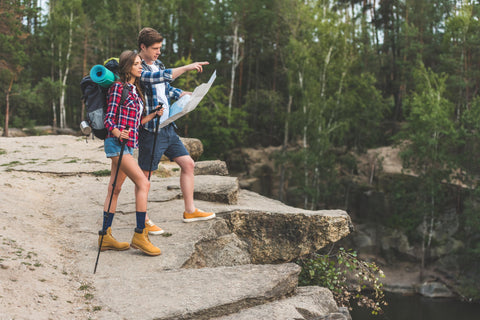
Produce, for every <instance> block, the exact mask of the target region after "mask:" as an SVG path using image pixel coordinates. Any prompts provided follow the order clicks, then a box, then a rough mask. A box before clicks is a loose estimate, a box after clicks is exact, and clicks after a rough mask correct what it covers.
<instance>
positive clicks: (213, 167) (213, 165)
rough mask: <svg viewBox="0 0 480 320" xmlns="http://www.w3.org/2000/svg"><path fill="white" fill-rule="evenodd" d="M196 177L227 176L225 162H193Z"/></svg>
mask: <svg viewBox="0 0 480 320" xmlns="http://www.w3.org/2000/svg"><path fill="white" fill-rule="evenodd" d="M194 174H195V175H196V176H197V175H217V176H228V168H227V164H226V163H225V161H221V160H210V161H197V162H195V172H194Z"/></svg>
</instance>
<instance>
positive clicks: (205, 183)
mask: <svg viewBox="0 0 480 320" xmlns="http://www.w3.org/2000/svg"><path fill="white" fill-rule="evenodd" d="M153 182H155V183H153ZM150 190H151V191H150V194H149V201H152V202H164V201H169V200H172V199H181V198H182V197H183V196H182V191H181V190H180V179H179V178H178V177H170V178H157V177H152V185H151V187H150ZM193 196H194V198H195V199H197V200H204V201H209V202H219V203H225V204H236V203H238V196H239V186H238V180H237V178H235V177H223V176H213V175H202V176H196V177H195V189H194V193H193ZM132 199H133V198H132Z"/></svg>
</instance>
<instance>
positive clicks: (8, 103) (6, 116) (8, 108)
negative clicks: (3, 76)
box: [3, 75, 15, 137]
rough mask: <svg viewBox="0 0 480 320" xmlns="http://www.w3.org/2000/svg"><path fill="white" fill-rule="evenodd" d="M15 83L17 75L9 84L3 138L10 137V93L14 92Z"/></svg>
mask: <svg viewBox="0 0 480 320" xmlns="http://www.w3.org/2000/svg"><path fill="white" fill-rule="evenodd" d="M13 81H15V75H12V79H10V83H9V84H8V89H7V93H6V94H5V128H4V129H3V136H4V137H8V121H9V118H10V93H11V92H12V86H13Z"/></svg>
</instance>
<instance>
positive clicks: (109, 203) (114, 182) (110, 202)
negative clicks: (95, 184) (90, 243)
mask: <svg viewBox="0 0 480 320" xmlns="http://www.w3.org/2000/svg"><path fill="white" fill-rule="evenodd" d="M129 129H130V127H129V126H126V127H125V130H129ZM120 141H121V143H122V147H121V148H120V155H119V156H118V164H117V170H115V177H114V178H113V183H112V193H111V194H110V201H109V202H108V209H107V214H110V206H111V205H112V199H113V192H114V191H115V187H116V186H117V177H118V171H119V170H120V164H121V163H122V158H123V151H124V150H125V145H126V144H127V140H120ZM105 222H106V219H104V222H103V225H102V237H101V238H100V245H99V246H98V253H97V260H96V261H95V268H94V269H93V274H95V272H97V265H98V258H99V257H100V251H101V249H102V244H103V237H104V235H105V232H106V231H105V230H104V229H105Z"/></svg>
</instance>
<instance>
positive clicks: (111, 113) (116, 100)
mask: <svg viewBox="0 0 480 320" xmlns="http://www.w3.org/2000/svg"><path fill="white" fill-rule="evenodd" d="M127 85H128V86H129V87H130V92H129V93H128V96H127V99H125V103H124V104H123V106H121V107H120V112H118V108H119V104H120V100H121V99H122V92H123V83H121V82H115V83H114V84H112V85H111V86H110V88H109V89H108V97H107V114H106V115H105V121H104V123H105V128H107V130H108V135H107V138H110V137H114V136H113V134H112V130H113V129H115V128H117V129H118V130H120V131H122V130H124V129H125V128H126V126H129V127H130V129H131V130H130V136H129V139H128V141H127V146H129V147H132V148H138V127H139V126H140V123H141V120H142V113H143V112H142V110H143V101H142V99H141V98H140V97H139V95H138V94H137V92H136V90H135V91H134V88H135V87H134V85H132V84H130V83H127Z"/></svg>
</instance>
